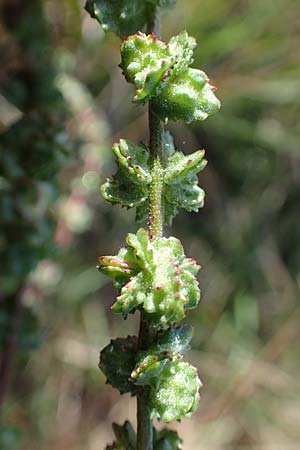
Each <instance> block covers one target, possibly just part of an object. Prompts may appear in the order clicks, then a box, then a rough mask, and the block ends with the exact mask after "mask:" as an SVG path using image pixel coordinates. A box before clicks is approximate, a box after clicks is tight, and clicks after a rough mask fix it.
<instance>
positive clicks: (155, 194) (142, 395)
mask: <svg viewBox="0 0 300 450" xmlns="http://www.w3.org/2000/svg"><path fill="white" fill-rule="evenodd" d="M148 28H149V30H148V32H149V33H151V32H152V31H154V32H156V34H157V35H159V18H158V16H157V14H156V10H154V13H153V17H152V20H151V21H150V22H149V26H148ZM149 133H150V136H149V138H150V139H149V152H150V156H151V159H152V170H151V175H152V182H151V185H150V195H149V199H150V205H149V221H148V226H149V235H150V238H151V240H154V239H157V238H160V237H162V235H163V218H164V210H163V199H162V192H163V167H162V163H161V161H162V162H164V160H163V135H164V125H163V123H162V122H161V120H160V119H159V118H158V117H157V116H156V115H155V114H154V112H153V111H152V107H151V102H149ZM151 335H152V330H151V329H150V328H149V327H148V325H147V322H146V321H145V320H144V318H143V313H142V312H141V317H140V331H139V338H138V346H139V350H144V349H147V348H148V347H149V345H150V343H151ZM149 394H150V391H149V388H148V387H141V388H140V389H139V392H138V395H137V445H136V449H137V450H153V425H152V420H151V411H150V408H149Z"/></svg>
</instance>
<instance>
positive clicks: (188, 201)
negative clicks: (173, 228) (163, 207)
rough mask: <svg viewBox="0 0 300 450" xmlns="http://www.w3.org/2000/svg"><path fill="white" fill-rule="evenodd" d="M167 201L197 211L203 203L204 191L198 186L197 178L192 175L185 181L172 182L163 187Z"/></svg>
mask: <svg viewBox="0 0 300 450" xmlns="http://www.w3.org/2000/svg"><path fill="white" fill-rule="evenodd" d="M165 198H166V200H167V202H169V203H171V204H173V205H175V206H178V207H180V208H184V209H186V210H187V211H196V212H197V211H198V210H199V208H202V207H203V205H204V198H205V192H204V191H203V189H201V188H200V187H199V186H198V179H197V177H196V176H193V177H191V178H189V179H187V180H186V182H185V183H183V182H182V183H173V184H171V185H169V186H166V187H165Z"/></svg>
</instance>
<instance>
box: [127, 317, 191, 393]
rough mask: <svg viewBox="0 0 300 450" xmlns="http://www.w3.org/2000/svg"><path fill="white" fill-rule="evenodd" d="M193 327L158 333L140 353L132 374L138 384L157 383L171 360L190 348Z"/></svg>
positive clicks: (170, 329)
mask: <svg viewBox="0 0 300 450" xmlns="http://www.w3.org/2000/svg"><path fill="white" fill-rule="evenodd" d="M191 338H192V327H190V326H188V325H186V326H183V327H175V328H169V329H168V330H166V331H162V332H160V333H158V335H157V338H156V341H155V342H154V343H153V344H152V345H151V347H150V348H149V349H148V350H147V351H144V352H140V353H139V354H138V359H137V363H136V365H135V368H134V370H133V372H132V374H131V378H133V379H134V380H135V382H136V384H141V385H144V384H150V385H151V384H152V385H156V384H157V379H158V377H159V376H160V374H161V372H162V371H163V370H164V368H165V367H166V366H167V365H168V364H170V362H172V361H175V360H176V359H179V358H181V356H182V355H183V353H185V352H186V351H187V350H188V349H189V343H190V340H191Z"/></svg>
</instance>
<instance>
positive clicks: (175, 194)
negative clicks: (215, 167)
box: [164, 150, 207, 222]
mask: <svg viewBox="0 0 300 450" xmlns="http://www.w3.org/2000/svg"><path fill="white" fill-rule="evenodd" d="M203 156H204V150H198V151H196V152H194V153H192V154H189V155H184V154H183V153H182V152H179V151H177V152H175V153H174V154H173V155H172V156H171V157H170V159H169V161H168V165H167V167H166V168H165V177H164V181H165V189H164V197H165V205H167V206H168V210H167V212H168V220H169V222H172V219H173V217H174V216H175V215H176V213H177V208H184V209H186V210H187V211H198V210H199V208H202V207H203V205H204V197H205V192H204V191H203V189H201V188H200V187H199V186H198V178H197V172H199V171H201V170H203V169H204V167H205V166H206V164H207V161H206V160H205V159H203ZM169 205H173V213H172V209H171V206H169Z"/></svg>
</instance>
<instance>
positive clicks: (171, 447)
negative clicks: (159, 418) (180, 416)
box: [153, 429, 183, 450]
mask: <svg viewBox="0 0 300 450" xmlns="http://www.w3.org/2000/svg"><path fill="white" fill-rule="evenodd" d="M182 443H183V442H182V439H180V438H179V436H178V434H177V433H176V431H173V430H167V429H164V430H161V431H157V430H154V435H153V446H154V450H182Z"/></svg>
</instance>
